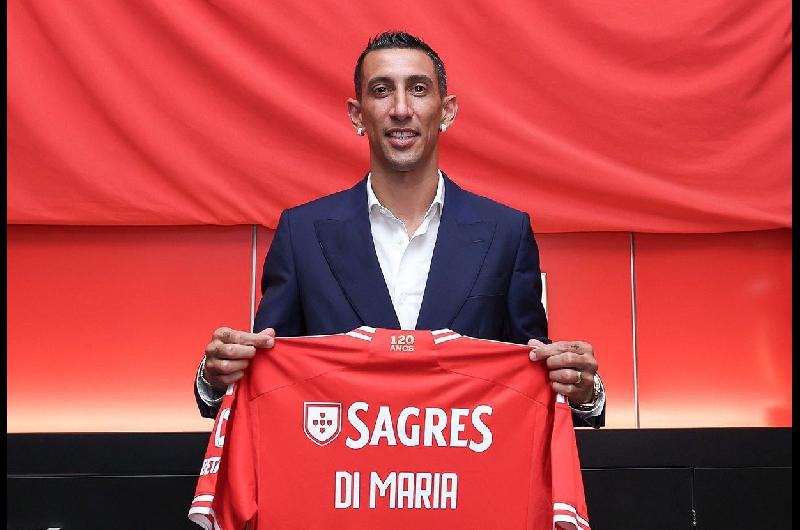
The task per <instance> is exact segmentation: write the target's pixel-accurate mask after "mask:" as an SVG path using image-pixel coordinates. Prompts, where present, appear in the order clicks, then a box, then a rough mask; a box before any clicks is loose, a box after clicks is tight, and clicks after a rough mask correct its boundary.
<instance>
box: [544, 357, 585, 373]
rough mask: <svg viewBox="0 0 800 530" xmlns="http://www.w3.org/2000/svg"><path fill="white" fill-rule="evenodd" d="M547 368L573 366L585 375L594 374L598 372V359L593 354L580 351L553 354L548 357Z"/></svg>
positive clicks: (555, 368)
mask: <svg viewBox="0 0 800 530" xmlns="http://www.w3.org/2000/svg"><path fill="white" fill-rule="evenodd" d="M546 362H547V368H549V369H550V370H559V369H562V368H572V369H573V370H577V371H579V372H583V373H584V375H585V374H586V373H589V374H591V375H594V374H595V373H596V372H597V360H596V359H595V358H594V356H592V355H581V354H579V353H574V352H568V353H560V354H558V355H552V356H550V357H548V358H547V361H546Z"/></svg>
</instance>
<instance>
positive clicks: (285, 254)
mask: <svg viewBox="0 0 800 530" xmlns="http://www.w3.org/2000/svg"><path fill="white" fill-rule="evenodd" d="M298 281H299V280H298V277H297V270H296V265H295V255H294V247H293V245H292V222H291V210H285V211H284V212H283V213H282V214H281V218H280V220H279V221H278V228H277V229H276V230H275V237H274V238H273V239H272V245H270V247H269V252H268V253H267V259H266V260H264V271H263V275H262V277H261V294H263V297H262V298H261V303H260V304H259V305H258V311H257V312H256V317H255V322H254V324H253V331H255V332H259V331H262V330H264V329H267V328H273V329H274V330H275V333H276V334H277V335H279V336H283V337H297V336H300V335H304V334H305V333H304V331H305V323H304V319H303V308H302V303H301V297H300V285H299V283H298Z"/></svg>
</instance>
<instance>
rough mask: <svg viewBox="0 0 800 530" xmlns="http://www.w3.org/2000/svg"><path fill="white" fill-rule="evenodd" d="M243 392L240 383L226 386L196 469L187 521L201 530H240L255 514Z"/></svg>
mask: <svg viewBox="0 0 800 530" xmlns="http://www.w3.org/2000/svg"><path fill="white" fill-rule="evenodd" d="M243 382H244V381H243ZM243 393H244V391H243V389H242V387H241V386H240V384H237V385H231V386H230V387H228V391H227V392H226V394H225V397H224V398H223V400H222V404H221V405H220V409H219V412H218V413H217V418H216V420H215V422H214V428H213V430H212V431H211V435H210V436H209V440H208V447H207V448H206V454H205V458H204V460H203V465H202V466H201V468H200V476H199V477H198V479H197V487H196V488H195V493H194V499H193V500H192V505H191V507H190V508H189V519H190V520H191V521H193V522H195V523H197V524H198V525H200V526H201V527H202V528H204V529H205V530H242V529H243V528H245V523H246V522H247V521H249V520H251V519H253V518H254V516H255V514H256V511H257V504H256V473H255V469H256V463H255V462H254V454H255V453H254V450H253V442H252V429H251V427H252V426H251V422H250V417H249V416H250V413H249V407H248V403H247V401H246V400H245V399H244V398H243V397H242V396H241V395H240V394H243Z"/></svg>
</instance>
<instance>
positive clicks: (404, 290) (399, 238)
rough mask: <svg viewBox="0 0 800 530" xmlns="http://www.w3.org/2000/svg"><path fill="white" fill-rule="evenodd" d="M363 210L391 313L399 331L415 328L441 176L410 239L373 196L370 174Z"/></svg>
mask: <svg viewBox="0 0 800 530" xmlns="http://www.w3.org/2000/svg"><path fill="white" fill-rule="evenodd" d="M367 206H368V208H369V225H370V230H371V231H372V241H373V242H374V243H375V253H376V254H377V255H378V263H380V266H381V271H383V278H384V280H385V281H386V287H387V288H388V289H389V296H391V297H392V305H393V306H394V312H395V313H396V314H397V320H399V321H400V329H414V328H416V327H417V318H418V317H419V309H420V307H421V306H422V295H423V294H425V284H426V283H427V281H428V271H429V270H430V268H431V258H432V257H433V248H434V247H435V246H436V236H437V235H438V234H439V221H440V220H441V218H442V208H443V207H444V179H443V178H442V173H441V172H439V184H438V185H437V187H436V195H435V196H434V198H433V202H432V203H431V205H430V206H429V207H428V211H427V212H426V213H425V217H424V218H423V220H422V223H420V225H419V228H417V230H416V231H415V232H414V234H413V235H412V236H411V237H409V236H408V231H407V230H406V225H405V224H404V223H403V221H401V220H400V219H398V218H397V217H395V215H394V214H393V213H392V212H390V211H389V210H388V209H387V208H386V207H384V206H383V205H382V204H381V203H380V201H379V200H378V197H376V196H375V192H374V191H373V190H372V174H370V175H369V176H368V177H367Z"/></svg>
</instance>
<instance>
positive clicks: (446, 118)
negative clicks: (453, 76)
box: [440, 94, 458, 128]
mask: <svg viewBox="0 0 800 530" xmlns="http://www.w3.org/2000/svg"><path fill="white" fill-rule="evenodd" d="M456 114H458V101H457V100H456V96H455V95H453V94H451V95H449V96H445V98H444V99H443V100H442V120H441V122H440V123H441V124H442V125H446V126H447V127H448V128H449V127H450V126H451V125H453V122H454V121H455V119H456Z"/></svg>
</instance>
